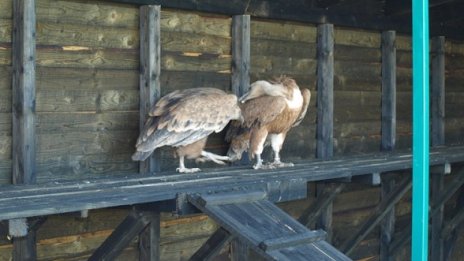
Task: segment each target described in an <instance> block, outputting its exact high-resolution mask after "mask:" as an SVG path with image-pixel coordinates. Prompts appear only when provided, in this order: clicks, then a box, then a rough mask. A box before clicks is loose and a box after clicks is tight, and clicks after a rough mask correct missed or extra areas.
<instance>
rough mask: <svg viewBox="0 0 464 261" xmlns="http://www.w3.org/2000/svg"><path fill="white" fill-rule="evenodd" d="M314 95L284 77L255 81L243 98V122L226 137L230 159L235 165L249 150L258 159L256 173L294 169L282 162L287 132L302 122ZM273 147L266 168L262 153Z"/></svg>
mask: <svg viewBox="0 0 464 261" xmlns="http://www.w3.org/2000/svg"><path fill="white" fill-rule="evenodd" d="M310 99H311V92H310V91H309V90H308V89H303V90H300V88H299V87H298V85H297V84H296V82H295V80H293V79H291V78H289V77H285V76H282V77H280V78H278V79H276V80H275V81H263V80H261V81H256V82H254V83H252V84H251V87H250V89H249V91H248V92H247V93H245V94H244V95H243V96H242V97H240V99H239V101H240V108H241V109H242V115H243V118H244V120H243V122H242V123H241V122H238V121H233V122H232V123H231V126H230V128H229V129H228V131H227V134H226V140H227V141H229V142H230V147H229V151H228V156H229V157H230V158H231V160H232V161H234V160H238V159H241V157H242V153H243V152H244V151H248V150H249V156H250V158H254V157H256V164H255V165H254V166H253V168H255V169H260V168H278V167H288V166H293V164H292V163H284V162H281V160H280V154H279V153H280V150H281V149H282V144H283V143H284V141H285V137H286V135H287V132H288V131H289V130H290V129H291V128H292V127H294V126H297V125H299V124H300V123H301V121H302V120H303V118H304V116H305V114H306V111H307V109H308V105H309V100H310ZM269 143H270V145H271V147H272V150H273V151H274V162H272V163H270V164H263V160H262V159H261V153H262V152H263V149H264V147H265V146H266V145H268V144H269Z"/></svg>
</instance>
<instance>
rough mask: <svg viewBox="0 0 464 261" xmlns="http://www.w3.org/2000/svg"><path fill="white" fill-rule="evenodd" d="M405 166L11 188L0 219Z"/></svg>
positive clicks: (377, 160)
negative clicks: (54, 204)
mask: <svg viewBox="0 0 464 261" xmlns="http://www.w3.org/2000/svg"><path fill="white" fill-rule="evenodd" d="M463 151H464V150H463V149H462V147H459V146H458V147H445V148H433V149H431V153H430V164H431V165H440V164H444V163H445V162H449V163H454V162H459V161H464V153H463ZM411 165H412V164H411V155H410V153H394V154H379V155H372V154H370V155H364V156H353V157H346V158H344V159H343V160H340V159H339V160H336V159H333V160H330V161H311V162H301V163H297V164H295V167H293V168H288V169H279V170H266V171H255V172H254V173H253V175H249V174H246V173H244V172H243V168H228V169H227V171H226V170H224V169H216V170H214V169H211V170H209V171H208V170H205V171H204V172H203V173H201V174H199V175H179V174H175V173H174V172H172V171H171V172H166V173H165V174H166V175H163V176H159V177H151V176H150V177H143V176H140V175H136V174H135V173H132V174H131V175H126V177H125V178H124V177H121V178H113V179H109V180H107V181H106V182H103V183H100V182H98V180H99V179H85V180H83V181H82V182H75V181H74V182H71V183H68V184H67V185H66V183H65V184H62V183H59V182H57V183H54V184H50V183H48V184H44V185H40V186H39V185H37V186H25V187H24V190H18V188H17V187H16V186H2V189H1V190H0V194H1V196H0V210H1V211H0V219H2V220H4V219H11V218H20V217H28V215H31V216H36V215H47V214H50V213H64V212H72V211H79V210H82V209H94V208H103V207H109V206H118V205H130V204H135V202H137V203H144V202H154V201H162V200H168V199H175V197H176V195H177V193H180V192H182V191H183V192H185V191H189V192H192V193H195V192H202V191H203V192H204V191H209V190H212V191H216V190H217V188H218V187H221V188H223V190H227V189H232V188H239V187H242V186H245V185H246V184H247V185H248V186H255V187H257V188H263V189H265V188H266V187H267V183H263V180H265V181H267V180H287V179H296V178H302V179H306V180H307V181H315V180H323V179H327V178H342V177H349V176H352V175H353V176H356V175H361V174H366V173H370V172H372V171H376V172H388V171H394V170H400V169H409V168H411ZM347 170H349V172H348V171H347ZM463 177H464V175H463ZM458 185H459V184H458ZM29 189H31V190H32V191H31V192H30V193H31V194H29V192H27V191H28V190H29ZM34 191H35V192H34ZM32 192H34V193H35V194H33V193H32ZM5 193H6V194H5ZM10 193H11V194H10ZM15 193H21V194H15ZM8 194H9V195H10V196H11V197H10V196H8ZM57 201H58V202H61V204H58V207H57V208H48V207H46V206H47V204H48V205H49V204H50V202H57ZM12 202H14V204H12Z"/></svg>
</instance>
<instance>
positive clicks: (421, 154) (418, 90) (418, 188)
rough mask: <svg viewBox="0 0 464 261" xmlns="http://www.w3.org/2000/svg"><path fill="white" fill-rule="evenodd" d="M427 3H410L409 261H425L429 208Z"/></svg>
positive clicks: (417, 0) (426, 0) (420, 1)
mask: <svg viewBox="0 0 464 261" xmlns="http://www.w3.org/2000/svg"><path fill="white" fill-rule="evenodd" d="M428 6H429V5H428V0H412V11H413V12H412V20H413V21H412V27H413V29H412V41H413V45H412V53H413V132H412V133H413V171H412V172H413V173H412V175H413V181H412V182H413V187H412V249H411V254H412V259H411V260H414V261H426V260H427V254H428V220H429V218H428V209H429V13H428Z"/></svg>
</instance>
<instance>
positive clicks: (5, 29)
mask: <svg viewBox="0 0 464 261" xmlns="http://www.w3.org/2000/svg"><path fill="white" fill-rule="evenodd" d="M2 7H3V6H2ZM2 9H3V8H2ZM0 15H1V14H0ZM12 28H13V21H12V20H11V19H3V18H0V43H11V34H12Z"/></svg>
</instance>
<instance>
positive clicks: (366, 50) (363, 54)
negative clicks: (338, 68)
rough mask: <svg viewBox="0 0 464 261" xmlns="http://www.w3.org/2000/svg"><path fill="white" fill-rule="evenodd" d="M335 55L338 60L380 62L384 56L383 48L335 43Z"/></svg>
mask: <svg viewBox="0 0 464 261" xmlns="http://www.w3.org/2000/svg"><path fill="white" fill-rule="evenodd" d="M334 57H336V58H337V61H349V62H362V63H379V62H380V61H381V58H382V53H381V50H379V48H378V46H376V47H364V46H352V45H343V44H339V43H337V44H335V47H334Z"/></svg>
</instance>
